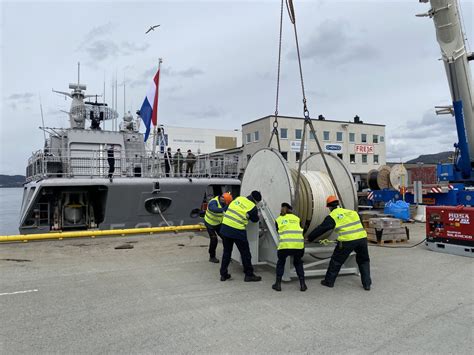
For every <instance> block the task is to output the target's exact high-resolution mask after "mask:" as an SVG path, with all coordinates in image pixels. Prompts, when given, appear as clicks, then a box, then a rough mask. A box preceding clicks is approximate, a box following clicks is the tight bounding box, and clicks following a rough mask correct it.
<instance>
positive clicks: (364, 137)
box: [360, 133, 367, 143]
mask: <svg viewBox="0 0 474 355" xmlns="http://www.w3.org/2000/svg"><path fill="white" fill-rule="evenodd" d="M360 140H361V142H362V143H367V134H365V133H362V134H361V135H360Z"/></svg>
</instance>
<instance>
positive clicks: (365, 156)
mask: <svg viewBox="0 0 474 355" xmlns="http://www.w3.org/2000/svg"><path fill="white" fill-rule="evenodd" d="M362 164H367V154H362Z"/></svg>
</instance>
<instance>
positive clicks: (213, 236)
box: [206, 223, 221, 258]
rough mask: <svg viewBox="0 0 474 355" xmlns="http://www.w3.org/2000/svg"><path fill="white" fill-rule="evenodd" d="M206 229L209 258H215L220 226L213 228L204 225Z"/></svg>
mask: <svg viewBox="0 0 474 355" xmlns="http://www.w3.org/2000/svg"><path fill="white" fill-rule="evenodd" d="M206 227H207V234H209V238H210V241H209V257H211V258H215V257H216V249H217V244H218V243H219V240H218V239H217V237H218V236H219V232H218V231H219V230H220V229H221V225H220V224H218V225H217V226H215V227H213V226H210V225H208V224H207V223H206Z"/></svg>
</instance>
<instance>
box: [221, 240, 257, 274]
mask: <svg viewBox="0 0 474 355" xmlns="http://www.w3.org/2000/svg"><path fill="white" fill-rule="evenodd" d="M221 237H222V244H223V246H224V252H223V253H222V264H221V275H222V276H225V275H227V274H228V272H227V268H228V267H229V264H230V259H231V257H232V249H233V248H234V244H235V245H236V246H237V249H239V252H240V256H241V258H242V264H243V265H244V274H245V275H247V276H251V275H253V266H252V255H251V254H250V247H249V242H248V241H247V240H241V239H234V238H228V237H223V236H221Z"/></svg>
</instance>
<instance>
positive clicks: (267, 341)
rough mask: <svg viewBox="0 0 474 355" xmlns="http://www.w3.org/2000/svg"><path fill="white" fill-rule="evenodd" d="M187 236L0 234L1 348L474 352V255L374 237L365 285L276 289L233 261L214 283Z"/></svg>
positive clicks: (201, 246) (203, 242) (266, 277)
mask: <svg viewBox="0 0 474 355" xmlns="http://www.w3.org/2000/svg"><path fill="white" fill-rule="evenodd" d="M409 227H410V229H411V240H410V242H409V245H410V244H411V245H412V244H415V243H417V242H418V241H421V240H422V238H423V234H424V233H423V230H424V225H422V224H415V225H409ZM190 236H191V234H189V233H184V234H179V235H176V234H169V235H155V236H137V237H123V238H104V239H75V240H63V241H48V242H34V243H27V244H3V245H1V246H0V270H1V272H0V319H1V320H2V327H1V331H0V352H1V353H5V354H12V353H56V352H57V353H145V352H148V353H151V352H153V353H157V352H159V353H168V354H169V353H283V352H291V353H316V352H318V353H361V354H362V353H363V354H367V353H457V354H464V353H465V354H468V353H473V343H474V342H473V329H474V326H473V324H474V319H473V318H474V317H473V314H474V312H473V281H472V280H473V271H474V264H473V263H472V259H471V258H467V257H460V256H453V255H448V254H442V253H435V252H431V251H428V250H426V249H425V247H424V246H423V245H420V246H418V247H416V248H412V249H389V248H380V247H376V246H373V247H371V248H370V253H371V259H372V275H373V288H372V291H370V292H366V291H364V290H363V289H362V288H361V286H360V281H359V279H358V277H356V276H341V277H340V278H339V279H338V280H337V282H336V286H335V287H334V288H333V289H328V288H325V287H322V286H321V285H320V284H319V279H317V278H314V279H309V280H308V281H307V284H308V291H307V292H304V293H303V292H300V291H299V290H298V285H297V282H296V281H293V282H291V283H284V284H283V291H282V292H280V293H277V292H274V291H273V290H272V289H271V285H272V283H273V281H274V270H273V269H272V268H270V267H267V266H258V267H257V268H256V272H257V273H258V274H260V275H262V277H263V281H262V282H260V283H244V282H243V275H242V273H241V267H240V266H239V265H238V264H236V263H233V264H232V265H231V267H230V272H231V274H232V276H233V278H232V280H230V281H227V282H220V281H219V275H218V268H219V266H218V265H216V264H211V263H209V262H208V261H207V242H208V240H207V239H206V238H204V237H203V236H201V235H195V237H194V238H190ZM126 242H129V243H130V244H131V245H133V246H134V248H133V249H127V250H116V249H114V248H115V247H116V246H118V245H120V244H123V243H126ZM401 245H402V244H397V246H401ZM405 245H406V244H405ZM219 252H221V246H220V245H219ZM23 291H26V292H23Z"/></svg>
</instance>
